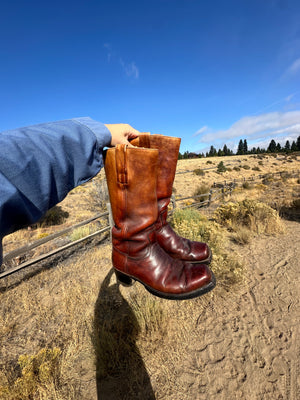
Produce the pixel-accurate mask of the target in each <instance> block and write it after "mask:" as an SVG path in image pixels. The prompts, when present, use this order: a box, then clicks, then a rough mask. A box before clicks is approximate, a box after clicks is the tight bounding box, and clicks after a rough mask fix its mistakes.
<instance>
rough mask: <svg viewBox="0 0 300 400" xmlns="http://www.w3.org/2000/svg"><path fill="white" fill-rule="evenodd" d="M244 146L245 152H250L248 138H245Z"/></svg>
mask: <svg viewBox="0 0 300 400" xmlns="http://www.w3.org/2000/svg"><path fill="white" fill-rule="evenodd" d="M243 148H244V154H247V153H248V143H247V140H246V139H245V140H244V143H243Z"/></svg>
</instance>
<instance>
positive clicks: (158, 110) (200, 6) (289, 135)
mask: <svg viewBox="0 0 300 400" xmlns="http://www.w3.org/2000/svg"><path fill="white" fill-rule="evenodd" d="M299 21H300V2H299V0H297V1H296V0H264V1H262V0H226V1H221V0H218V1H216V0H210V1H204V0H202V1H199V0H185V1H183V0H160V1H158V0H152V1H150V0H148V1H144V0H138V1H132V0H127V1H116V0H110V1H107V0H106V1H101V0H85V1H76V0H73V1H72V2H71V1H64V0H60V1H57V0H52V1H51V2H50V1H48V2H46V1H45V2H44V1H30V0H28V1H25V0H24V1H15V0H10V1H6V2H2V4H1V8H0V130H5V129H11V128H16V127H19V126H25V125H29V124H35V123H40V122H46V121H54V120H60V119H66V118H73V117H79V116H90V117H92V118H94V119H97V120H99V121H102V122H104V123H118V122H124V123H129V124H131V125H132V126H134V127H135V128H136V129H139V130H141V131H150V132H151V133H161V134H164V135H170V136H179V137H181V138H182V145H181V151H182V152H183V151H185V150H189V151H197V152H198V151H201V152H202V151H206V150H207V149H208V148H209V146H210V145H214V146H215V147H216V148H219V147H223V145H224V144H225V143H226V144H227V146H229V147H230V148H234V145H237V144H238V141H239V139H240V138H243V139H247V141H248V146H250V147H252V146H257V145H259V146H262V147H264V146H265V147H266V146H267V145H268V144H269V142H270V140H271V139H275V140H276V141H279V142H281V143H285V141H286V140H287V139H289V140H295V139H296V138H297V137H298V136H299V135H300V23H299Z"/></svg>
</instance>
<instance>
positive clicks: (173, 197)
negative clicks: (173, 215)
mask: <svg viewBox="0 0 300 400" xmlns="http://www.w3.org/2000/svg"><path fill="white" fill-rule="evenodd" d="M171 203H172V209H173V210H175V208H176V200H175V196H174V194H172V196H171Z"/></svg>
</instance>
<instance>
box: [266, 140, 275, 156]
mask: <svg viewBox="0 0 300 400" xmlns="http://www.w3.org/2000/svg"><path fill="white" fill-rule="evenodd" d="M268 152H270V153H275V152H276V142H275V140H274V139H272V140H271V142H270V144H269V147H268Z"/></svg>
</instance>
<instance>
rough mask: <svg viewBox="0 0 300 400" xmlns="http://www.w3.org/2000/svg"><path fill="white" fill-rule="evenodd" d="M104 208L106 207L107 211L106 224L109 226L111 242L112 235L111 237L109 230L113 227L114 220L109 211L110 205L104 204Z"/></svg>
mask: <svg viewBox="0 0 300 400" xmlns="http://www.w3.org/2000/svg"><path fill="white" fill-rule="evenodd" d="M106 207H107V211H108V223H109V226H110V240H112V235H111V230H112V228H113V226H114V224H115V223H114V218H113V215H112V210H111V204H110V203H106Z"/></svg>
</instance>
